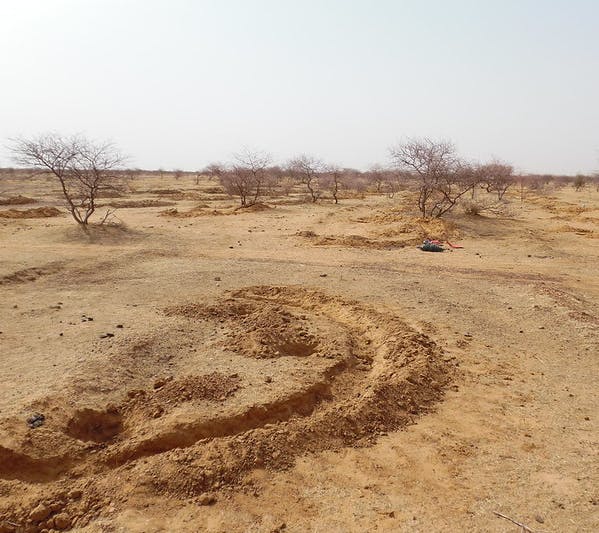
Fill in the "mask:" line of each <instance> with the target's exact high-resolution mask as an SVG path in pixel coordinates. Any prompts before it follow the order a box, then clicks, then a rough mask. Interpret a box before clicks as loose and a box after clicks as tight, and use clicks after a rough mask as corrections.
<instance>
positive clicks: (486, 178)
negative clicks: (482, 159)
mask: <svg viewBox="0 0 599 533" xmlns="http://www.w3.org/2000/svg"><path fill="white" fill-rule="evenodd" d="M476 172H477V174H478V179H479V180H480V183H481V184H482V186H483V187H484V188H485V189H486V191H487V192H489V193H496V194H497V199H498V200H502V199H503V197H504V195H505V193H506V192H507V190H508V189H509V188H510V187H511V186H512V185H514V183H515V179H514V167H512V165H508V164H507V163H502V162H501V161H492V162H491V163H487V164H484V165H479V166H478V167H477V168H476Z"/></svg>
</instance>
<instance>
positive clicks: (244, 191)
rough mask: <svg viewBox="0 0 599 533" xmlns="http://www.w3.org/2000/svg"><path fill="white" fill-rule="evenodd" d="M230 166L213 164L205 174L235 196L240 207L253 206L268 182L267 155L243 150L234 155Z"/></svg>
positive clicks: (268, 156)
mask: <svg viewBox="0 0 599 533" xmlns="http://www.w3.org/2000/svg"><path fill="white" fill-rule="evenodd" d="M233 157H234V161H233V163H231V164H230V165H223V164H220V163H213V164H211V165H209V166H208V167H207V168H206V171H205V172H206V174H208V175H209V176H214V177H216V178H218V179H219V181H220V183H221V185H222V186H223V188H224V189H225V191H226V192H227V194H229V195H231V196H237V197H238V198H239V201H240V205H241V206H242V207H247V206H250V205H254V204H255V203H256V202H257V201H258V200H259V198H260V197H261V196H262V195H263V194H264V192H265V189H266V188H267V185H268V181H269V166H268V165H269V164H270V161H271V157H270V155H269V154H266V153H264V152H258V151H250V150H244V151H242V152H239V153H238V154H235V155H234V156H233Z"/></svg>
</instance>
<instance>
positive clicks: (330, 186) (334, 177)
mask: <svg viewBox="0 0 599 533" xmlns="http://www.w3.org/2000/svg"><path fill="white" fill-rule="evenodd" d="M344 174H345V173H344V169H342V168H341V167H339V166H337V165H328V166H327V167H326V169H324V172H323V174H322V176H321V180H322V182H323V183H322V186H323V187H324V188H325V189H327V190H328V191H330V192H331V196H332V197H333V200H334V201H335V203H336V204H338V203H339V191H340V189H341V188H342V187H343V181H344V180H343V178H344Z"/></svg>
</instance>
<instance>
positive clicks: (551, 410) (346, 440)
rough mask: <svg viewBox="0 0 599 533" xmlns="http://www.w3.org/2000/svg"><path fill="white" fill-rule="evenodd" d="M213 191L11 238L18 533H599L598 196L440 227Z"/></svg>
mask: <svg viewBox="0 0 599 533" xmlns="http://www.w3.org/2000/svg"><path fill="white" fill-rule="evenodd" d="M214 186H215V185H214V184H213V183H212V184H210V183H203V184H200V185H199V186H195V185H194V184H193V183H191V182H186V181H185V180H181V181H180V182H175V181H170V182H167V181H166V180H164V181H160V180H158V179H157V178H146V179H145V180H139V182H138V183H136V191H137V192H136V193H135V194H133V193H132V194H130V195H129V197H128V198H127V199H118V201H124V200H132V199H133V200H139V199H146V200H149V199H153V200H160V201H163V202H164V204H166V203H167V202H172V204H171V205H154V206H151V207H142V208H135V207H124V208H121V209H119V210H118V212H117V215H118V217H119V219H120V220H121V221H122V222H123V223H124V225H123V226H121V227H120V228H112V227H109V228H105V229H103V230H100V231H95V232H94V233H93V235H92V236H85V235H82V234H81V233H80V232H79V231H78V230H77V228H75V227H74V226H75V224H74V222H73V221H72V220H71V219H70V218H69V217H67V216H66V215H65V216H61V217H48V218H35V219H15V218H0V243H1V248H0V294H1V299H0V332H1V333H0V361H1V365H0V383H1V384H2V388H1V389H0V532H12V531H43V530H47V531H51V530H53V529H55V530H59V529H61V530H62V529H68V528H72V530H75V531H87V532H117V531H124V532H125V531H126V532H128V531H131V532H158V531H164V532H174V531H176V532H179V531H181V532H195V531H211V532H217V531H218V532H241V531H247V532H275V531H279V532H281V531H285V532H287V531H289V532H304V531H305V532H308V531H310V532H354V531H355V532H361V531H422V532H425V531H426V532H429V531H489V532H503V531H505V532H508V531H519V527H518V526H517V525H515V524H513V523H511V522H510V521H508V520H507V519H506V518H502V517H499V516H497V515H496V514H495V513H496V512H497V513H501V514H503V515H505V516H507V517H510V518H512V519H513V520H515V521H517V522H521V523H523V524H526V526H528V528H530V530H532V531H535V532H540V531H545V532H550V531H551V532H565V531H572V532H574V531H576V532H583V531H588V532H591V531H597V530H598V529H599V475H598V474H599V460H598V459H599V458H598V440H599V439H598V436H599V427H598V424H597V420H598V417H599V414H598V411H597V407H596V405H597V382H598V375H599V374H598V371H599V359H598V356H599V335H598V330H599V308H598V302H599V281H598V275H597V274H598V272H599V269H598V266H597V265H598V262H599V192H597V191H595V190H591V189H588V188H587V189H585V190H583V191H581V192H575V191H574V190H573V189H571V188H568V189H563V190H550V191H542V192H539V191H537V192H534V191H529V192H527V194H526V198H525V199H524V201H523V202H520V200H519V198H518V197H517V195H516V194H515V193H514V195H513V197H511V199H510V214H509V216H503V217H497V216H489V217H467V216H465V215H459V214H456V215H455V216H453V217H452V219H451V220H450V221H449V222H448V223H447V224H445V225H443V224H438V223H433V224H428V225H427V224H423V223H419V222H418V221H416V219H415V217H414V216H413V213H410V212H409V209H408V208H407V207H406V199H405V198H404V196H403V195H399V196H398V197H396V198H393V199H390V198H386V197H383V196H367V197H366V198H363V199H357V198H353V199H352V198H349V199H344V200H342V202H341V203H340V204H339V205H333V204H332V203H327V202H323V203H319V204H317V205H311V204H305V203H293V202H289V201H287V200H288V199H285V198H282V199H277V200H275V201H273V202H272V203H271V202H269V203H270V204H271V206H272V208H265V209H263V210H259V209H258V210H253V211H234V210H233V209H232V208H233V207H234V204H233V203H232V201H231V200H227V199H226V198H225V197H223V196H222V195H219V194H216V193H215V192H214V191H213V188H214ZM160 188H172V189H179V190H182V191H184V192H183V193H179V194H178V195H173V194H170V195H169V194H162V195H160V194H155V193H150V192H148V191H150V190H155V189H160ZM2 190H3V191H4V194H5V195H8V194H11V193H14V194H16V193H17V192H20V193H22V194H24V195H26V196H31V197H33V198H36V199H38V200H39V203H38V204H33V205H24V206H23V205H17V206H6V207H0V210H7V209H25V208H33V207H40V206H42V207H53V206H57V207H59V206H60V201H59V197H58V193H57V191H56V190H55V189H54V188H53V186H51V185H49V184H47V183H46V182H43V181H37V182H34V183H32V184H29V185H27V186H26V187H24V188H23V186H22V185H21V184H19V183H17V182H16V181H8V180H7V181H5V183H3V184H2ZM200 200H201V203H202V204H204V205H205V206H206V207H204V208H200V209H199V210H197V209H196V210H195V211H192V212H191V214H195V215H199V216H184V217H181V216H172V213H171V216H164V215H162V214H161V212H162V211H164V210H168V209H177V214H180V213H182V212H183V213H185V212H187V211H190V210H193V209H194V207H195V206H197V205H198V204H199V203H200ZM107 201H108V200H107ZM215 210H216V212H215ZM427 234H428V235H430V236H432V237H435V236H439V237H450V240H452V242H454V241H455V242H458V243H459V244H461V245H463V248H461V249H456V250H454V251H447V252H445V253H438V254H435V253H424V252H421V251H419V250H418V249H416V248H415V246H414V244H415V243H416V242H418V240H419V239H421V238H422V236H423V235H427ZM107 334H110V335H107ZM34 413H38V414H43V415H44V417H45V419H44V423H43V424H42V425H41V426H40V427H37V428H34V429H31V428H29V427H28V425H27V419H28V418H29V417H31V416H32V415H33V414H34Z"/></svg>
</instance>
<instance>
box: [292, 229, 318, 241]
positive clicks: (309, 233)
mask: <svg viewBox="0 0 599 533" xmlns="http://www.w3.org/2000/svg"><path fill="white" fill-rule="evenodd" d="M296 235H297V236H298V237H306V238H309V239H312V238H314V237H318V233H316V232H314V231H312V230H302V231H298V232H297V233H296Z"/></svg>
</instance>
